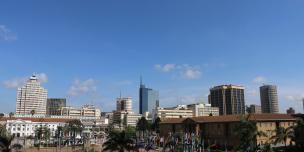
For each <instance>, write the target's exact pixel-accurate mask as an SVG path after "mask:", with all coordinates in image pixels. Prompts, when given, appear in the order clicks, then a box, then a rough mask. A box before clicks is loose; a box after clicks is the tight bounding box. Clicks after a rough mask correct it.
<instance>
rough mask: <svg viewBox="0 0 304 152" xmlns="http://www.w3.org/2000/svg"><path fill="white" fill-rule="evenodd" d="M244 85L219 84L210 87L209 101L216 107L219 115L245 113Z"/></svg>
mask: <svg viewBox="0 0 304 152" xmlns="http://www.w3.org/2000/svg"><path fill="white" fill-rule="evenodd" d="M244 89H245V88H244V87H242V86H237V85H231V84H230V85H220V86H216V87H212V88H211V89H210V95H209V97H208V98H209V102H210V104H211V106H212V107H218V108H219V113H220V115H236V114H245V97H244Z"/></svg>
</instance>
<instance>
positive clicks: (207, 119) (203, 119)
mask: <svg viewBox="0 0 304 152" xmlns="http://www.w3.org/2000/svg"><path fill="white" fill-rule="evenodd" d="M241 117H242V115H225V116H200V117H192V118H188V119H191V120H193V121H194V122H196V123H212V122H238V121H240V119H241ZM249 119H250V120H256V121H270V120H272V121H276V120H281V121H284V120H292V121H295V120H296V118H294V117H292V116H291V115H287V114H251V115H250V118H249ZM184 120H185V118H175V119H166V120H164V121H162V123H163V124H166V123H167V124H174V123H183V121H184Z"/></svg>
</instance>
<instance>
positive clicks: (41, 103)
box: [16, 75, 47, 115]
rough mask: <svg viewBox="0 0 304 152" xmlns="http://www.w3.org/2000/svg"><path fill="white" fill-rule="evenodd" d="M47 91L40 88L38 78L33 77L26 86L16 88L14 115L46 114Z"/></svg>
mask: <svg viewBox="0 0 304 152" xmlns="http://www.w3.org/2000/svg"><path fill="white" fill-rule="evenodd" d="M46 101H47V90H46V89H44V88H43V87H41V85H40V82H39V81H38V78H37V77H36V76H35V75H33V76H31V77H30V79H29V80H28V81H27V82H26V84H25V85H24V86H23V87H21V88H18V90H17V101H16V114H21V115H24V114H31V111H32V110H34V111H35V114H38V115H45V114H46Z"/></svg>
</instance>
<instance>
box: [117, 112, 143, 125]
mask: <svg viewBox="0 0 304 152" xmlns="http://www.w3.org/2000/svg"><path fill="white" fill-rule="evenodd" d="M141 117H142V115H141V114H136V113H134V112H124V111H121V112H115V113H114V118H113V119H114V122H115V121H116V122H119V121H120V123H121V124H120V126H133V127H135V126H136V124H137V121H138V120H139V119H140V118H141Z"/></svg>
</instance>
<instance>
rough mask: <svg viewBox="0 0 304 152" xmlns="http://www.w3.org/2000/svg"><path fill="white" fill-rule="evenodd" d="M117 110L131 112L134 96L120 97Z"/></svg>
mask: <svg viewBox="0 0 304 152" xmlns="http://www.w3.org/2000/svg"><path fill="white" fill-rule="evenodd" d="M116 111H125V112H131V111H133V110H132V98H131V97H125V98H123V97H119V98H117V101H116Z"/></svg>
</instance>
